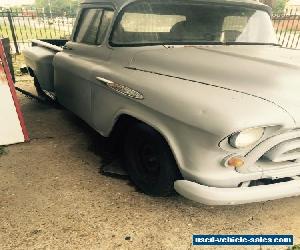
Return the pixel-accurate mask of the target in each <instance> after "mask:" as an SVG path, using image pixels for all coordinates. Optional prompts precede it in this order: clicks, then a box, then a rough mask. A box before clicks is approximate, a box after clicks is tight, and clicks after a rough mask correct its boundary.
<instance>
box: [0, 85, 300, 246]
mask: <svg viewBox="0 0 300 250" xmlns="http://www.w3.org/2000/svg"><path fill="white" fill-rule="evenodd" d="M28 86H29V83H28V84H27V87H28ZM19 97H20V101H21V104H22V109H23V112H24V115H25V119H26V123H27V127H28V130H29V132H30V137H31V141H30V142H29V143H24V144H19V145H13V146H9V147H7V151H8V152H7V154H6V155H4V156H0V249H3V250H4V249H191V248H193V247H192V246H191V237H192V234H293V235H295V240H296V243H297V242H298V243H299V242H300V197H296V198H288V199H282V200H277V201H272V202H264V203H258V204H248V205H243V206H233V207H230V206H228V207H210V206H204V205H201V204H196V203H193V202H190V201H188V200H186V199H184V198H182V197H180V196H175V197H171V198H153V197H149V196H146V195H144V194H142V193H139V192H138V191H136V189H135V188H134V187H133V186H132V185H131V183H130V182H129V181H128V180H127V179H126V178H119V177H111V176H106V175H102V174H101V173H100V168H101V166H103V165H105V164H108V163H110V162H111V161H113V159H114V158H113V157H111V155H110V154H109V152H107V150H105V141H104V140H103V139H101V138H100V137H98V136H96V135H95V133H94V132H93V131H92V130H91V129H89V128H88V127H87V126H86V125H85V124H84V123H82V122H81V121H80V120H79V119H77V118H76V117H74V116H73V115H72V114H70V113H69V112H68V111H66V110H63V109H60V110H59V109H55V108H53V107H51V106H48V105H45V104H40V103H38V102H36V101H35V100H32V99H29V98H27V97H24V96H23V95H19ZM223 248H224V249H287V247H281V248H276V247H262V248H260V247H245V248H240V247H237V248H233V247H228V248H226V247H223ZM223 248H222V249H223ZM199 249H216V248H215V247H213V248H204V247H199Z"/></svg>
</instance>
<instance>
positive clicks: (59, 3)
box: [35, 0, 79, 15]
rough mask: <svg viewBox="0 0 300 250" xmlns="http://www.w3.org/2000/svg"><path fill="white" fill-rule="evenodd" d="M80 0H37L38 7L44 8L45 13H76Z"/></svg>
mask: <svg viewBox="0 0 300 250" xmlns="http://www.w3.org/2000/svg"><path fill="white" fill-rule="evenodd" d="M78 2H79V1H78V0H35V5H36V7H37V8H40V9H44V11H45V13H49V12H50V10H51V12H52V13H57V14H60V15H62V14H72V15H73V14H75V13H76V11H77V8H78Z"/></svg>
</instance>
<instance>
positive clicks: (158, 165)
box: [123, 123, 181, 196]
mask: <svg viewBox="0 0 300 250" xmlns="http://www.w3.org/2000/svg"><path fill="white" fill-rule="evenodd" d="M123 153H124V160H125V167H126V169H127V171H128V174H129V176H130V178H131V180H132V181H133V183H134V184H135V185H136V186H137V187H138V188H139V189H140V190H141V191H142V192H144V193H145V194H148V195H152V196H170V195H172V194H174V193H175V190H174V182H175V181H176V180H178V179H181V174H180V172H179V170H178V167H177V164H176V161H175V159H174V156H173V154H172V152H171V150H170V148H169V145H168V144H167V142H166V141H165V139H164V138H163V137H162V136H161V135H160V134H159V133H158V132H157V131H155V130H154V129H152V128H151V127H150V126H148V125H145V124H143V123H138V124H136V125H135V126H132V127H130V128H129V130H128V132H127V134H126V136H125V138H124V150H123Z"/></svg>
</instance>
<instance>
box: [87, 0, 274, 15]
mask: <svg viewBox="0 0 300 250" xmlns="http://www.w3.org/2000/svg"><path fill="white" fill-rule="evenodd" d="M136 1H138V0H83V1H82V2H81V3H82V4H97V3H102V4H108V3H109V4H113V5H114V7H115V8H116V9H121V8H122V7H123V6H124V5H127V4H129V3H132V2H136ZM154 1H155V0H154ZM158 1H159V0H158ZM161 1H162V2H166V1H163V0H161ZM167 1H168V2H172V0H167ZM175 1H176V0H175ZM193 1H196V2H203V3H219V4H230V3H231V4H237V5H243V6H252V7H254V6H257V7H258V8H260V9H265V10H267V11H268V12H269V13H271V11H272V9H271V8H270V7H269V6H267V5H264V4H262V3H260V2H258V1H256V0H193Z"/></svg>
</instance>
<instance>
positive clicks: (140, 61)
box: [129, 45, 300, 126]
mask: <svg viewBox="0 0 300 250" xmlns="http://www.w3.org/2000/svg"><path fill="white" fill-rule="evenodd" d="M129 67H130V68H132V69H136V70H142V71H145V72H149V73H153V74H161V75H165V76H169V77H176V78H180V79H184V80H188V81H191V82H193V83H195V84H205V85H211V86H214V87H219V88H225V89H228V90H232V91H238V92H242V93H245V94H248V95H253V96H256V97H259V98H262V99H265V100H267V101H270V102H272V103H274V104H276V105H277V106H280V107H281V108H282V109H284V110H285V111H286V112H288V113H289V114H290V115H291V116H292V118H293V119H294V121H295V123H296V125H297V126H298V125H300V51H297V50H292V49H284V48H280V47H276V46H253V45H252V46H248V45H247V46H246V45H239V46H188V47H183V46H178V47H174V48H159V49H158V48H152V49H151V48H150V49H148V50H143V51H140V52H138V53H136V54H135V55H134V57H133V59H132V60H131V63H130V65H129ZM162 84H163V83H162ZM212 99H213V97H212ZM265 115H267V114H265Z"/></svg>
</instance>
